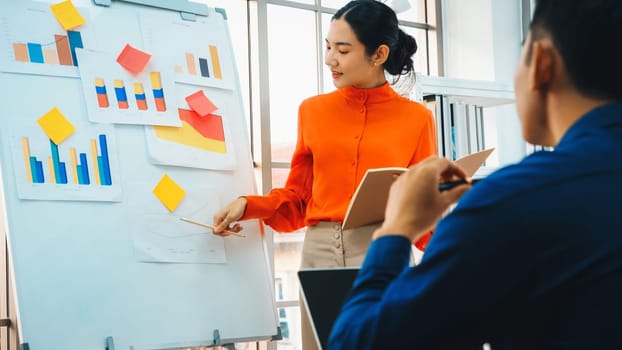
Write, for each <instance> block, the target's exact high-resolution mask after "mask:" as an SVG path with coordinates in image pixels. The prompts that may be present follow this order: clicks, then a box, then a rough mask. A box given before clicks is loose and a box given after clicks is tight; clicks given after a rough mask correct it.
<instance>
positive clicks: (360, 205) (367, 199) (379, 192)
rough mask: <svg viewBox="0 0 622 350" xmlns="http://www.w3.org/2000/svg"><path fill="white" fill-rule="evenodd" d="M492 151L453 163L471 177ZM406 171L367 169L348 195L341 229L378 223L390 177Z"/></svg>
mask: <svg viewBox="0 0 622 350" xmlns="http://www.w3.org/2000/svg"><path fill="white" fill-rule="evenodd" d="M494 150H495V149H494V148H489V149H487V150H484V151H480V152H476V153H472V154H469V155H467V156H464V157H462V158H460V159H458V160H456V163H457V164H458V165H460V166H461V167H462V168H463V169H464V170H465V171H466V173H467V175H468V176H473V175H474V174H475V172H476V171H477V169H479V168H480V167H481V166H482V164H484V161H485V160H486V158H488V156H489V155H490V153H492V151H494ZM406 170H408V169H407V168H375V169H369V170H367V172H366V173H365V175H364V176H363V179H362V180H361V183H360V184H359V186H358V187H357V189H356V191H355V192H354V195H353V196H352V200H351V201H350V205H349V206H348V210H347V211H346V215H345V217H344V219H343V224H342V228H343V229H344V230H347V229H351V228H356V227H360V226H364V225H369V224H374V223H378V222H382V221H383V220H384V210H385V208H386V206H387V199H388V198H389V189H390V187H391V184H392V183H393V181H394V176H393V175H394V174H401V173H403V172H405V171H406Z"/></svg>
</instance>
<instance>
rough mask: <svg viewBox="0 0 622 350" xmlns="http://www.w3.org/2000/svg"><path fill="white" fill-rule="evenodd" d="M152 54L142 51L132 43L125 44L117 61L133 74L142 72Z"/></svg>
mask: <svg viewBox="0 0 622 350" xmlns="http://www.w3.org/2000/svg"><path fill="white" fill-rule="evenodd" d="M150 59H151V54H148V53H146V52H143V51H140V50H138V49H136V48H134V47H132V46H131V45H130V44H125V47H124V48H123V50H122V51H121V53H120V54H119V57H117V62H118V63H119V64H120V65H121V66H122V67H123V68H125V69H126V70H127V71H129V72H130V73H132V74H139V73H140V72H142V71H143V70H144V69H145V67H146V66H147V63H149V60H150Z"/></svg>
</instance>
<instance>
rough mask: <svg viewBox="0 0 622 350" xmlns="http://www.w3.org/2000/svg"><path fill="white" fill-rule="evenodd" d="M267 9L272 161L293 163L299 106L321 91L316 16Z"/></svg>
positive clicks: (288, 10)
mask: <svg viewBox="0 0 622 350" xmlns="http://www.w3.org/2000/svg"><path fill="white" fill-rule="evenodd" d="M267 12H268V56H269V60H268V64H269V66H270V69H269V79H270V136H271V139H272V146H273V149H274V152H273V153H272V160H273V161H275V162H289V161H290V160H291V155H292V153H293V150H294V147H295V145H296V136H297V132H296V130H297V122H298V118H297V117H298V106H299V105H300V102H302V100H303V99H305V98H307V97H309V96H313V95H316V94H317V68H316V67H317V63H316V62H317V59H318V57H317V54H316V53H317V49H316V44H315V42H316V38H315V15H314V12H313V11H308V10H301V9H295V8H288V7H284V6H278V5H268V7H267ZM292 28H296V30H292Z"/></svg>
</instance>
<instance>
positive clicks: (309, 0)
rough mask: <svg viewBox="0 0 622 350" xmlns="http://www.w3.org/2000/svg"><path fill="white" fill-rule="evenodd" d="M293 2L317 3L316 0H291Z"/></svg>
mask: <svg viewBox="0 0 622 350" xmlns="http://www.w3.org/2000/svg"><path fill="white" fill-rule="evenodd" d="M289 1H291V2H297V3H300V4H307V5H313V4H315V0H289ZM267 3H271V1H270V0H268V1H267Z"/></svg>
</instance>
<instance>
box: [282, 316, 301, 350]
mask: <svg viewBox="0 0 622 350" xmlns="http://www.w3.org/2000/svg"><path fill="white" fill-rule="evenodd" d="M281 311H282V314H283V315H284V317H281ZM279 326H281V332H282V334H283V339H282V340H279V341H278V342H277V343H276V348H277V350H299V349H302V343H301V341H300V340H301V336H300V309H299V308H297V307H287V308H280V309H279Z"/></svg>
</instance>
